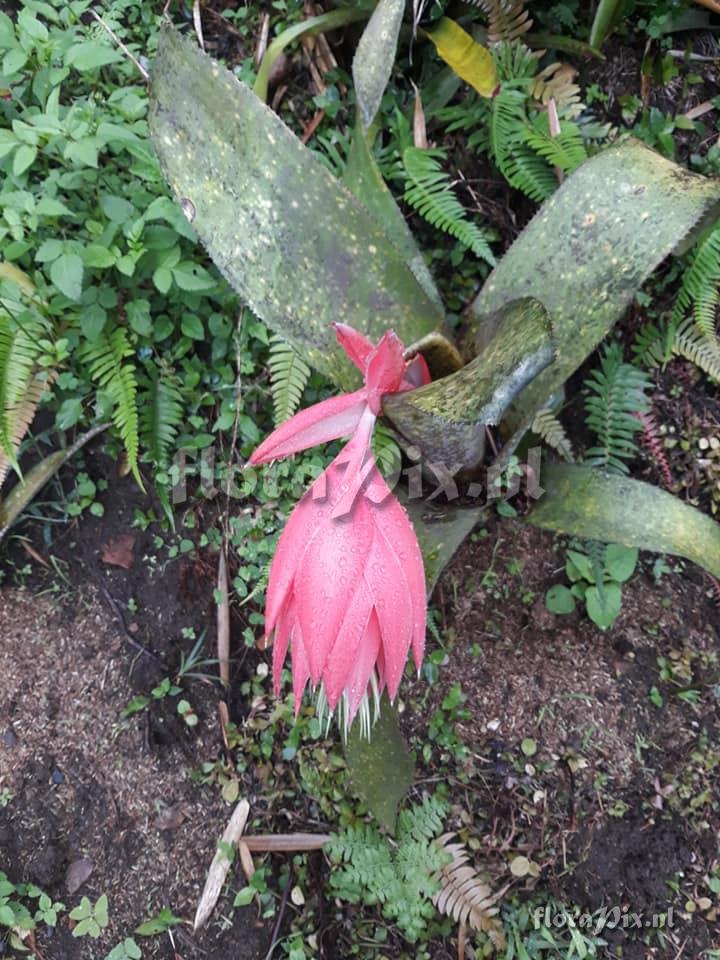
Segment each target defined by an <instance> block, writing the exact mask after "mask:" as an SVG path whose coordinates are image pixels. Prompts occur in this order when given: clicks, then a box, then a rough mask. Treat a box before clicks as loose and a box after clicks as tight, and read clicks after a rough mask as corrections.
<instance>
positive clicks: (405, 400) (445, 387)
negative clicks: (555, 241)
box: [383, 298, 554, 466]
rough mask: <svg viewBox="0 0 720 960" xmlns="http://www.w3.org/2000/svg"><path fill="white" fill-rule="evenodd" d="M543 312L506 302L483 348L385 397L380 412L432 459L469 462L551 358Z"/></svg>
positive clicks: (528, 302) (527, 302)
mask: <svg viewBox="0 0 720 960" xmlns="http://www.w3.org/2000/svg"><path fill="white" fill-rule="evenodd" d="M553 357H554V350H553V337H552V332H551V330H550V323H549V320H548V316H547V313H546V312H545V309H544V308H543V306H542V304H541V303H539V302H538V301H537V300H533V299H531V298H525V299H523V300H518V301H516V302H514V303H513V304H510V305H509V306H508V308H507V310H506V311H504V312H503V315H502V316H501V317H500V318H499V322H498V327H497V330H496V332H495V336H494V337H493V338H492V340H491V341H490V343H489V344H488V345H487V347H486V348H485V350H483V351H482V352H481V353H479V354H478V355H477V356H476V357H475V358H474V359H473V360H471V361H470V363H468V364H466V365H465V366H464V367H462V368H461V369H460V370H458V371H457V372H456V373H453V374H451V375H450V376H447V377H443V378H442V379H440V380H436V381H434V382H433V383H429V384H428V385H427V386H425V387H421V388H420V389H418V390H413V391H411V392H409V393H404V394H396V395H394V396H390V397H387V398H386V399H385V401H384V403H383V410H384V412H385V413H386V414H387V416H388V417H389V418H390V419H391V420H392V423H393V425H394V426H395V427H396V429H397V430H399V431H400V433H401V434H402V435H403V437H404V438H405V439H406V440H407V441H409V442H411V443H413V444H415V445H417V446H418V447H419V448H420V449H421V450H422V452H423V454H424V456H425V457H426V458H427V459H428V460H431V461H435V462H444V463H447V464H456V465H457V466H460V465H463V466H473V465H475V464H477V463H479V462H480V461H481V459H482V456H483V452H484V447H485V427H486V425H487V424H497V423H499V422H500V420H501V418H502V417H503V415H504V413H505V411H506V410H507V408H508V406H509V405H510V403H511V401H512V400H513V398H514V397H515V396H516V395H517V394H518V393H519V392H520V391H521V390H522V389H523V387H525V386H526V385H527V384H528V383H529V382H530V381H531V379H532V378H533V377H535V376H537V375H538V373H539V372H540V371H541V370H543V369H544V368H545V367H547V366H548V364H549V363H551V361H552V360H553Z"/></svg>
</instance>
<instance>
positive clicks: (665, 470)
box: [638, 412, 675, 490]
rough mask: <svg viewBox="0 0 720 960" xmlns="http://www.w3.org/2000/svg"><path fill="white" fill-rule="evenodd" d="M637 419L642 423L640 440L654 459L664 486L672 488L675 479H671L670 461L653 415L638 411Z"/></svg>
mask: <svg viewBox="0 0 720 960" xmlns="http://www.w3.org/2000/svg"><path fill="white" fill-rule="evenodd" d="M638 419H639V420H640V423H641V425H642V442H643V444H644V446H645V447H646V448H647V450H648V451H649V452H650V455H651V456H652V458H653V460H654V461H655V463H656V465H657V468H658V470H659V471H660V473H661V475H662V478H663V483H664V484H665V487H666V488H667V489H668V490H672V487H673V484H674V482H675V481H674V480H673V475H672V470H671V469H670V462H669V460H668V458H667V454H666V453H665V447H664V446H663V443H662V440H661V439H660V431H659V430H658V425H657V423H656V422H655V417H654V416H653V415H652V413H651V412H648V413H639V414H638Z"/></svg>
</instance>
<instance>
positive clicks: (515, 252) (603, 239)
mask: <svg viewBox="0 0 720 960" xmlns="http://www.w3.org/2000/svg"><path fill="white" fill-rule="evenodd" d="M719 200H720V181H719V180H718V179H713V180H710V179H706V178H704V177H700V176H697V175H696V174H692V173H689V172H688V171H687V170H685V169H684V168H682V167H679V166H678V165H677V164H675V163H672V162H671V161H670V160H666V159H665V158H664V157H661V156H660V155H659V154H657V153H655V152H653V151H652V150H650V149H648V148H647V147H646V146H645V145H644V144H641V143H639V142H637V141H634V140H627V141H624V142H623V143H621V144H619V145H617V146H612V147H609V148H608V149H606V150H603V151H602V152H601V153H599V154H598V155H597V156H595V157H593V158H591V159H590V160H588V161H586V162H585V163H583V164H582V166H580V167H579V168H578V169H577V170H576V171H575V172H574V173H572V174H571V175H570V176H569V177H568V178H567V180H565V182H564V183H563V184H562V185H561V186H560V187H559V188H558V190H557V191H556V193H555V194H553V196H552V197H551V198H550V199H549V200H548V201H547V202H546V203H545V204H544V206H543V207H542V208H541V210H540V212H539V213H538V214H537V215H536V216H535V218H534V219H533V220H532V221H531V222H530V224H529V225H528V226H527V227H526V228H525V230H524V231H523V232H522V234H521V235H520V236H519V237H518V239H517V240H516V241H515V243H514V244H513V245H512V246H511V247H510V249H509V250H508V252H507V253H506V255H505V256H504V257H503V259H502V260H501V262H500V263H499V264H498V265H497V267H495V269H494V270H493V272H492V273H491V274H490V276H489V277H488V279H487V281H486V282H485V286H484V287H483V289H482V290H481V291H480V294H479V296H478V297H477V299H476V300H475V302H474V304H473V306H472V309H471V312H472V314H473V315H474V316H475V318H476V321H475V324H474V325H473V327H474V329H473V330H472V334H471V337H470V338H469V342H468V347H467V349H468V352H469V353H470V354H472V355H474V354H476V353H478V352H480V351H482V350H483V349H484V348H485V346H486V345H487V344H488V343H489V342H490V340H491V339H492V337H493V336H494V334H495V332H496V330H497V327H498V325H499V323H500V320H501V318H502V315H503V309H505V308H507V305H508V304H510V303H511V302H512V301H513V300H517V299H518V298H519V297H535V298H536V299H537V300H539V301H540V302H541V303H542V304H543V305H544V306H545V309H546V310H547V312H548V314H549V316H550V322H551V323H552V328H553V338H554V339H555V341H556V347H557V359H556V360H555V361H554V362H553V363H552V364H551V365H550V366H549V367H548V369H547V370H545V371H544V372H543V373H541V374H540V376H538V377H537V378H536V379H535V380H534V381H533V382H532V383H531V384H530V385H529V386H528V387H527V388H526V389H525V390H524V391H523V393H522V395H521V396H520V397H519V398H518V401H517V403H515V404H513V407H512V408H511V411H510V415H509V416H508V418H507V425H506V427H507V430H506V432H508V433H509V432H512V431H514V430H515V429H517V428H518V427H519V426H521V425H523V424H525V423H527V422H528V420H529V419H530V418H531V417H532V416H533V415H534V413H535V412H536V411H537V410H538V409H540V407H541V406H543V404H544V403H545V402H546V401H547V399H548V397H550V395H551V394H552V393H553V392H554V391H555V390H557V389H558V388H559V387H560V386H561V385H562V384H563V383H564V382H565V381H566V380H567V379H568V377H569V376H570V375H571V374H572V373H573V372H574V371H575V370H576V369H577V368H578V367H579V366H580V364H581V363H583V361H584V360H585V359H586V357H587V356H588V355H589V354H590V353H591V352H592V350H594V349H595V347H596V346H597V345H598V343H600V341H601V340H603V339H604V337H605V336H606V335H607V333H608V331H609V330H610V329H611V328H612V326H613V324H614V323H615V322H616V321H617V320H618V319H619V317H620V316H622V314H623V312H624V311H625V309H626V307H627V305H628V304H629V303H630V302H631V300H632V298H633V297H634V296H635V293H636V291H637V290H638V289H639V288H640V287H641V286H642V284H643V283H644V281H645V280H646V278H647V277H648V276H649V275H650V274H651V273H652V271H653V270H654V269H655V268H656V267H657V266H658V264H659V263H660V262H661V261H662V260H664V259H665V257H666V256H668V254H669V253H671V252H672V251H673V250H674V249H675V248H677V247H678V245H679V244H681V242H682V241H684V240H685V238H687V237H688V235H689V234H691V231H693V228H695V227H696V226H697V225H698V224H699V223H700V222H701V221H702V220H703V218H705V217H706V216H710V215H712V213H713V211H714V209H715V208H716V207H717V204H718V201H719Z"/></svg>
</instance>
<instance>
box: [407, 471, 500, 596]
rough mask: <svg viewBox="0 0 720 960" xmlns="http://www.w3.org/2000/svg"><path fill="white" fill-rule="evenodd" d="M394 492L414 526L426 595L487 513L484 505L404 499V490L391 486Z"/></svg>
mask: <svg viewBox="0 0 720 960" xmlns="http://www.w3.org/2000/svg"><path fill="white" fill-rule="evenodd" d="M395 494H396V495H397V497H398V499H399V500H400V502H401V503H402V505H403V506H404V507H405V509H406V510H407V512H408V514H409V516H410V519H411V520H412V525H413V527H414V528H415V533H416V535H417V538H418V543H419V544H420V549H421V550H422V555H423V561H424V563H425V583H426V586H427V595H428V597H429V596H430V594H431V593H432V592H433V590H434V589H435V584H436V583H437V582H438V580H439V579H440V574H441V573H442V572H443V570H444V569H445V567H446V566H447V565H448V563H450V561H451V560H452V558H453V556H454V555H455V551H456V550H457V549H458V547H459V546H460V544H461V543H462V542H463V540H464V539H465V538H466V537H467V536H469V535H470V533H471V531H472V530H473V528H474V527H475V526H476V525H477V524H478V523H480V521H481V520H482V519H483V518H484V517H485V516H486V515H487V512H488V508H487V507H485V506H475V507H473V506H467V505H466V504H463V505H462V506H460V505H459V504H456V503H448V504H443V505H442V506H440V505H437V506H435V504H433V503H428V502H427V501H426V500H424V499H421V498H418V499H408V497H407V494H404V493H403V492H402V491H399V490H395Z"/></svg>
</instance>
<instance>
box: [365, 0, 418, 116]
mask: <svg viewBox="0 0 720 960" xmlns="http://www.w3.org/2000/svg"><path fill="white" fill-rule="evenodd" d="M404 13H405V0H380V2H379V3H378V5H377V6H376V7H375V9H374V10H373V14H372V16H371V17H370V20H369V21H368V24H367V26H366V27H365V30H364V31H363V35H362V36H361V37H360V42H359V43H358V45H357V50H356V51H355V57H354V58H353V65H352V74H353V86H354V87H355V95H356V97H357V102H358V107H359V108H360V114H361V116H362V120H363V123H364V125H365V127H366V128H367V127H369V126H370V124H371V123H372V122H373V119H374V117H375V114H376V113H377V112H378V108H379V107H380V101H381V100H382V95H383V93H384V92H385V87H386V86H387V83H388V80H389V79H390V74H391V72H392V68H393V64H394V63H395V52H396V50H397V42H398V36H399V34H400V24H401V23H402V18H403V14H404Z"/></svg>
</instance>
